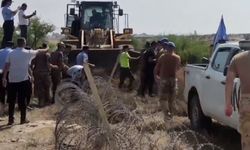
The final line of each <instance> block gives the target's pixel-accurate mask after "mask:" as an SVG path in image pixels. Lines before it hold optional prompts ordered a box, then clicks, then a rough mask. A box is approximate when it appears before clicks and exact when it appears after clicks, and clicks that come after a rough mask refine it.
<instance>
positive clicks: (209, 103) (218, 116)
mask: <svg viewBox="0 0 250 150" xmlns="http://www.w3.org/2000/svg"><path fill="white" fill-rule="evenodd" d="M239 43H240V44H239ZM247 43H248V41H241V42H237V43H224V44H219V45H218V46H217V47H216V49H215V51H214V53H213V55H212V57H211V59H210V60H208V63H205V64H192V65H191V64H189V65H187V66H186V68H185V89H184V97H185V100H186V101H187V104H188V117H189V119H190V122H191V127H192V128H193V129H202V128H206V127H208V126H210V125H211V123H212V119H214V120H216V121H218V122H219V123H221V124H224V125H226V126H230V127H232V128H234V129H236V130H238V129H239V121H238V117H239V116H238V99H239V93H240V80H239V79H235V84H234V92H233V95H232V103H233V106H234V110H235V111H234V113H233V115H232V116H231V117H227V116H226V115H225V113H224V110H225V84H226V81H225V80H226V73H227V69H228V65H229V64H230V61H231V59H232V57H233V56H234V55H236V54H237V53H240V52H242V51H243V49H246V47H244V46H246V45H247ZM240 45H241V46H240ZM240 47H241V48H240ZM238 131H239V130H238Z"/></svg>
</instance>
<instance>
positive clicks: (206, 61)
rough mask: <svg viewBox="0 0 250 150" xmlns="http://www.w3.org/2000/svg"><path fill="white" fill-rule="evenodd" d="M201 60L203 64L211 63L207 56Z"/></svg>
mask: <svg viewBox="0 0 250 150" xmlns="http://www.w3.org/2000/svg"><path fill="white" fill-rule="evenodd" d="M201 62H202V63H203V64H209V59H208V58H206V57H202V59H201Z"/></svg>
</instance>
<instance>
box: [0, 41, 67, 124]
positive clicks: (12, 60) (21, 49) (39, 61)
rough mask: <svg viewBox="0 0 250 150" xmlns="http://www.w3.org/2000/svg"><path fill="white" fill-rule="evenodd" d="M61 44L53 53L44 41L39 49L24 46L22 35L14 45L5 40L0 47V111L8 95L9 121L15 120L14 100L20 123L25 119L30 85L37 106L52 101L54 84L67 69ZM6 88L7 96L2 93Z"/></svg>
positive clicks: (59, 80) (30, 93)
mask: <svg viewBox="0 0 250 150" xmlns="http://www.w3.org/2000/svg"><path fill="white" fill-rule="evenodd" d="M64 48H65V46H64V44H63V43H58V48H57V50H56V51H54V52H52V53H49V52H48V46H47V45H46V44H43V47H41V49H37V50H31V49H27V48H26V40H25V39H24V38H22V37H21V38H18V40H17V46H16V48H14V47H13V42H11V41H8V42H7V43H6V47H5V48H4V49H2V50H1V51H0V62H1V68H0V69H1V73H0V75H1V77H2V78H1V79H2V84H1V86H0V95H1V97H0V98H1V104H0V105H1V108H0V111H3V110H4V107H6V105H5V103H6V97H7V102H8V106H9V122H8V124H9V125H12V124H13V123H14V108H15V103H16V101H17V103H18V106H19V109H20V111H21V121H20V123H21V124H23V123H27V122H28V120H27V118H26V109H27V107H29V105H30V99H31V95H32V89H33V85H34V96H35V97H37V98H38V106H39V107H44V106H46V105H49V104H53V103H54V102H55V91H56V88H57V86H58V85H59V83H60V82H61V80H62V75H63V72H65V71H66V70H67V69H68V67H67V65H65V63H64V62H63V50H64ZM51 83H52V86H51ZM6 91H7V96H5V93H6ZM50 91H52V94H51V92H50Z"/></svg>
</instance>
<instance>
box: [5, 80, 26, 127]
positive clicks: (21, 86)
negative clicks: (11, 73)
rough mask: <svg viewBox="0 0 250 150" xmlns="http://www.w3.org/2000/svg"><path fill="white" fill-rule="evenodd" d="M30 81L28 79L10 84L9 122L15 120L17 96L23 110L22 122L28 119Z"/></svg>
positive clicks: (19, 105)
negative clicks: (27, 99)
mask: <svg viewBox="0 0 250 150" xmlns="http://www.w3.org/2000/svg"><path fill="white" fill-rule="evenodd" d="M29 84H30V81H29V80H26V81H23V82H18V83H9V85H8V101H9V122H13V121H14V110H15V104H16V98H17V102H18V107H19V110H20V111H21V122H22V121H25V119H26V107H27V102H26V98H27V93H28V92H27V90H28V89H29Z"/></svg>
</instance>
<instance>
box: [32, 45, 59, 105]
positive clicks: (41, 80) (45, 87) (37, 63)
mask: <svg viewBox="0 0 250 150" xmlns="http://www.w3.org/2000/svg"><path fill="white" fill-rule="evenodd" d="M46 47H47V44H43V46H42V48H46ZM51 67H53V68H56V67H57V66H54V65H51V64H50V55H49V54H48V53H40V54H37V56H36V57H35V58H34V59H33V60H32V61H31V69H32V71H33V76H34V89H35V93H36V95H37V97H38V101H39V103H38V105H39V107H43V106H45V105H46V104H49V103H50V100H51V96H50V88H51V84H50V83H51V76H50V68H51Z"/></svg>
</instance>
